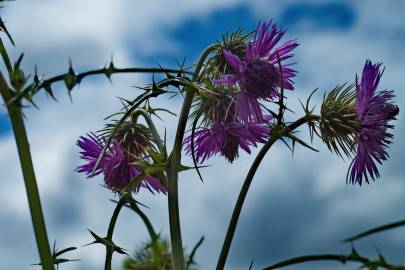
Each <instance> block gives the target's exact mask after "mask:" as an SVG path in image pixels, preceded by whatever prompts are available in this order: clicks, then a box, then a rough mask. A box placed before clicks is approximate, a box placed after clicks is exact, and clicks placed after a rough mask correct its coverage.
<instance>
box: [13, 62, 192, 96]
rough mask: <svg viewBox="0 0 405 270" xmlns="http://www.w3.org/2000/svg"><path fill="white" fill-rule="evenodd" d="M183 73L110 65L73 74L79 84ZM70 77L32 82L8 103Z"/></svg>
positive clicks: (156, 68) (56, 77) (165, 69)
mask: <svg viewBox="0 0 405 270" xmlns="http://www.w3.org/2000/svg"><path fill="white" fill-rule="evenodd" d="M179 72H184V73H188V71H184V70H180V69H168V68H161V67H155V68H116V67H114V65H112V64H110V66H109V67H104V68H100V69H95V70H90V71H86V72H83V73H77V74H74V76H75V78H76V82H81V81H82V80H83V79H84V78H86V77H89V76H94V75H105V76H107V77H108V78H110V77H111V75H112V74H118V73H179ZM69 75H71V73H70V71H69V72H67V73H64V74H60V75H57V76H55V77H51V78H49V79H46V80H41V81H39V82H33V83H32V84H30V85H28V86H27V87H26V88H25V89H24V90H23V91H21V92H19V93H18V94H17V95H16V96H14V97H13V98H12V99H11V100H10V101H9V102H15V101H18V100H20V99H21V98H23V97H24V96H26V95H27V94H29V95H30V96H31V97H33V96H34V95H35V94H36V93H37V92H38V91H39V90H41V89H42V88H45V89H46V88H48V89H50V87H51V85H52V84H53V83H55V82H59V81H63V80H64V79H65V78H66V76H69Z"/></svg>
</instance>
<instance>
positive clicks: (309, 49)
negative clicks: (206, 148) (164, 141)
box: [0, 0, 405, 270]
mask: <svg viewBox="0 0 405 270" xmlns="http://www.w3.org/2000/svg"><path fill="white" fill-rule="evenodd" d="M404 9H405V6H404V3H403V2H400V1H394V0H392V1H385V2H381V1H378V0H375V1H356V2H355V1H317V0H313V1H293V0H289V1H282V2H281V1H277V2H276V1H261V0H255V1H242V0H235V1H233V0H227V1H198V2H197V1H173V2H171V3H170V4H169V3H167V2H166V1H150V2H148V3H144V4H143V5H136V4H135V3H134V2H132V1H120V2H118V3H116V2H115V3H112V2H111V1H107V0H105V1H96V0H86V1H83V3H82V4H81V7H80V9H78V8H77V6H76V5H75V4H74V3H71V1H67V0H66V1H65V0H63V1H58V2H49V1H39V0H38V1H30V2H28V1H16V2H10V3H7V7H6V8H4V9H2V10H1V12H2V18H4V20H5V21H6V22H7V25H8V28H9V30H10V32H11V33H12V34H13V36H14V39H15V41H16V43H17V47H16V48H9V50H10V53H11V54H12V55H13V56H14V57H17V56H18V54H19V53H20V52H24V53H25V58H24V59H25V60H24V61H25V62H24V67H26V69H27V70H33V66H34V64H38V67H39V70H40V71H41V72H42V73H44V74H46V75H47V76H51V75H56V74H58V73H60V72H64V71H66V69H67V62H68V61H67V59H68V58H69V57H71V58H72V59H73V63H74V67H75V68H76V69H77V71H82V70H87V69H89V68H94V67H99V66H101V65H104V64H106V63H107V62H108V60H109V59H110V57H111V55H113V57H114V59H115V62H116V64H117V66H129V65H136V66H145V65H156V64H157V63H161V64H164V65H175V64H176V61H182V60H183V58H184V57H186V59H187V61H188V63H189V64H190V63H192V62H193V61H194V60H195V59H196V58H197V57H198V55H199V54H200V52H201V51H202V50H203V49H204V48H205V47H206V46H207V45H209V44H210V43H212V42H215V41H216V40H218V39H220V38H221V35H222V34H223V33H226V32H231V31H232V30H234V29H235V28H237V27H243V28H244V29H246V30H251V29H254V28H255V26H256V24H257V22H258V21H259V20H260V19H261V20H269V19H273V20H274V22H276V23H278V24H280V25H281V26H282V27H284V28H287V29H288V32H287V34H286V38H289V39H291V38H297V39H298V42H299V43H300V44H301V45H300V47H299V48H298V49H297V51H296V56H295V59H296V60H297V61H298V64H297V66H296V67H297V69H298V70H299V75H298V76H297V78H296V91H294V92H292V93H291V94H290V96H289V98H288V102H289V105H290V107H291V108H293V109H294V110H295V111H296V115H291V116H290V117H291V119H293V118H295V117H299V116H300V113H301V111H300V108H299V103H298V101H297V100H298V98H301V99H305V98H306V97H307V96H308V94H309V92H310V91H311V90H312V89H314V88H317V87H319V89H320V93H319V94H318V95H317V96H316V97H315V98H314V103H316V102H320V100H321V99H322V95H323V93H324V92H325V91H328V90H330V89H332V88H333V87H334V86H336V85H337V84H340V83H343V82H346V81H352V80H353V79H354V76H355V74H356V73H360V72H361V69H362V65H363V64H364V62H365V60H366V59H368V58H370V59H371V60H373V61H382V62H384V65H385V66H386V70H385V73H384V77H383V79H382V81H381V88H388V89H394V90H396V94H397V98H396V102H397V104H398V105H399V106H400V107H401V108H402V107H403V105H404V103H405V97H404V95H403V94H402V91H401V89H403V87H404V83H403V74H405V65H404V63H403V59H405V52H404V50H403V44H404V42H405V18H404V17H405V15H403V12H402V11H403V10H404ZM21 18H24V20H22V19H21ZM27 25H29V26H30V27H29V28H27ZM150 79H151V77H150V76H148V75H130V76H116V77H114V78H113V84H112V85H111V84H109V83H108V82H107V81H106V80H105V79H104V78H96V79H90V80H87V81H85V82H83V83H82V84H81V85H80V87H78V88H76V89H75V90H74V91H73V93H72V95H73V104H72V103H71V102H70V101H69V98H68V96H67V95H66V92H65V90H64V88H63V87H62V85H58V86H57V87H56V88H55V91H56V92H57V93H56V96H57V98H58V102H57V103H55V102H54V101H52V100H51V99H50V98H48V97H46V96H45V95H44V94H39V95H38V96H37V98H36V101H37V104H38V105H39V106H40V108H41V109H40V110H36V109H32V108H30V109H26V120H27V127H28V132H29V133H28V136H29V138H30V143H31V149H32V152H33V159H34V164H35V166H36V173H37V177H38V182H39V186H40V190H41V196H42V201H43V205H44V209H45V213H46V219H47V225H48V230H49V235H50V239H51V240H52V241H53V240H56V241H57V244H58V245H60V246H61V247H63V246H72V245H77V246H81V245H84V244H86V243H88V242H90V241H91V237H90V236H89V234H88V232H87V230H86V229H87V228H89V229H92V230H93V231H95V232H98V233H100V234H102V233H103V232H104V231H105V230H106V227H107V222H108V219H109V216H110V215H111V212H112V209H113V205H112V204H111V203H110V202H109V201H108V199H110V198H112V197H113V195H112V194H111V193H110V192H108V191H107V190H106V189H104V188H102V187H101V186H100V184H101V183H102V179H101V178H98V179H92V180H87V179H85V177H84V176H82V175H77V174H76V173H74V172H73V170H74V168H75V167H76V166H78V165H79V164H80V161H79V159H78V153H77V148H76V146H75V145H74V143H75V140H76V139H77V137H78V136H80V135H82V134H83V133H85V132H88V131H91V130H97V129H99V128H100V127H101V126H102V125H103V118H104V117H105V116H107V115H109V114H111V113H113V112H114V111H116V110H118V109H119V107H120V104H119V102H118V100H117V98H116V97H117V96H122V97H133V96H134V94H136V93H134V91H136V90H134V89H133V88H131V87H130V86H132V85H142V84H144V83H147V82H149V81H150ZM156 105H164V106H167V107H169V108H170V109H172V110H174V111H178V110H179V105H180V99H175V100H164V99H162V100H159V101H156ZM0 115H1V116H0V153H1V154H0V172H1V175H2V176H3V180H2V181H0V200H1V202H2V204H3V205H4V207H1V209H0V221H1V223H0V232H2V233H0V250H1V251H2V252H1V253H0V268H1V269H11V270H14V269H32V268H33V267H30V266H29V265H30V264H31V263H35V262H36V261H37V257H36V252H35V242H34V239H33V235H32V227H31V223H30V220H29V212H28V208H27V201H26V199H25V191H24V187H23V184H22V182H23V181H22V176H21V173H20V167H19V163H18V159H17V154H16V149H15V144H14V141H13V137H12V135H11V133H10V128H9V124H8V121H7V120H6V115H5V110H4V108H3V107H1V108H0ZM401 116H402V115H401V113H400V115H399V117H398V119H399V120H397V121H396V129H395V132H394V136H395V137H394V141H393V147H392V148H391V149H390V150H389V153H390V156H391V159H390V160H389V161H387V162H386V163H385V164H384V165H383V166H381V167H380V169H381V174H382V175H381V179H380V180H379V181H377V182H376V183H373V184H371V185H369V186H363V187H361V188H359V187H354V186H347V185H345V176H346V170H347V166H348V165H349V162H343V161H342V160H340V159H339V158H337V157H336V156H333V155H331V154H330V153H329V152H328V151H327V149H326V148H325V147H324V146H323V145H321V144H320V142H319V141H316V142H315V146H316V147H317V148H319V149H320V150H321V152H320V153H312V152H308V151H307V150H305V149H302V148H297V150H296V152H295V153H294V156H293V157H291V153H290V152H289V151H288V149H286V148H285V147H284V146H283V145H282V144H280V145H276V146H275V147H274V149H272V150H271V152H270V153H269V154H268V156H267V157H266V158H265V160H264V161H263V165H262V166H261V167H260V169H259V171H258V173H257V176H256V179H255V180H254V183H253V186H252V189H251V191H250V193H249V195H248V197H247V201H246V204H245V206H244V209H243V212H242V215H241V219H240V223H239V226H238V229H237V232H236V237H235V239H234V243H233V246H232V249H231V252H230V257H229V263H228V265H227V268H226V269H236V270H239V269H247V268H248V266H249V264H250V262H251V260H254V262H255V267H256V268H257V269H260V267H263V266H265V265H268V264H271V263H274V262H276V261H278V260H282V259H285V258H287V257H291V256H298V255H304V254H307V253H321V252H348V251H349V248H350V247H349V246H346V245H343V244H340V243H339V240H340V239H342V238H344V237H346V236H348V235H350V234H353V233H356V232H358V231H361V230H363V229H365V228H368V227H370V226H374V225H379V224H381V223H384V222H389V221H393V220H397V219H401V218H403V216H401V215H403V211H402V208H401V206H402V205H403V204H404V203H405V183H404V181H403V178H404V171H403V164H402V163H403V162H402V160H403V158H404V156H403V149H404V143H403V140H402V138H401V134H402V133H403V126H404V125H403V123H404V122H403V120H402V117H401ZM174 125H175V118H173V117H168V119H167V121H166V122H165V123H162V122H158V128H159V130H160V131H161V132H163V131H164V129H165V128H167V130H168V140H169V141H170V139H172V138H173V135H174V130H173V128H172V127H173V126H174ZM302 136H303V137H304V138H306V136H307V134H306V132H305V130H304V129H303V132H302ZM253 158H254V157H253V155H252V156H249V155H246V154H243V155H241V158H240V159H239V160H238V161H236V162H235V163H234V164H232V165H229V164H227V163H226V161H224V160H223V159H222V158H221V157H219V158H215V159H212V161H210V164H212V165H213V166H211V167H210V168H207V169H205V170H204V176H205V179H206V180H205V183H204V184H201V182H200V181H199V180H198V178H197V177H196V175H195V174H194V173H191V172H188V173H184V174H182V175H181V180H180V192H181V193H180V194H181V195H180V205H181V218H182V228H183V236H184V241H185V244H186V245H187V246H188V247H191V246H192V245H193V244H194V243H196V242H197V241H198V239H199V238H200V236H202V235H205V237H206V241H205V242H204V244H203V246H202V247H201V249H200V250H199V253H198V256H197V260H198V261H199V262H200V264H201V269H212V268H213V267H214V265H215V262H216V259H217V255H218V253H219V250H220V247H221V245H222V240H223V235H224V233H225V230H226V227H227V224H228V221H229V218H230V215H231V211H232V208H233V205H234V202H235V200H236V197H237V194H238V191H239V189H240V186H241V184H242V180H243V179H242V177H241V176H244V175H245V174H246V172H247V170H248V168H249V164H251V162H252V160H253ZM185 162H190V160H189V159H187V158H186V159H185ZM223 168H226V171H225V172H226V173H224V169H223ZM139 196H140V200H141V201H142V202H144V203H146V204H147V205H149V206H150V209H149V210H147V213H148V215H149V216H150V217H151V219H152V221H153V223H154V224H155V227H156V228H158V229H159V230H161V231H162V232H163V234H165V235H168V231H169V227H168V220H167V213H166V198H165V197H164V196H162V195H158V196H152V195H150V194H147V192H143V193H141V194H140V195H139ZM118 229H119V230H118V231H117V234H116V239H115V240H116V242H117V243H119V244H121V245H122V246H124V247H126V248H128V249H130V250H133V249H134V248H136V247H139V245H140V241H143V240H145V238H146V231H145V229H144V227H143V225H142V224H141V222H140V221H139V219H137V217H134V216H132V215H131V214H130V213H129V212H126V213H124V214H123V216H122V217H121V218H120V220H119V225H118ZM404 241H405V238H404V234H403V229H402V230H401V229H399V230H396V231H392V232H389V233H386V234H384V235H381V236H375V237H371V238H370V239H367V240H363V241H360V242H359V243H357V244H356V246H357V247H359V249H360V250H361V251H363V253H364V254H372V255H375V256H376V252H375V247H376V246H378V248H379V249H380V250H381V251H382V252H384V253H385V254H387V258H388V259H392V260H394V261H396V262H405V261H404V258H403V256H401V253H400V249H401V248H403V243H404ZM21 254H24V256H21ZM102 256H103V248H102V247H101V246H90V247H83V248H79V250H78V251H76V252H74V253H72V255H71V257H73V258H80V259H81V262H80V263H71V264H66V265H65V266H63V268H61V269H68V270H69V269H75V270H76V269H77V270H79V269H100V268H101V267H102V265H103V259H102V258H103V257H102ZM122 259H123V257H120V256H117V257H115V260H114V263H115V265H116V267H118V265H119V264H120V262H121V260H122ZM307 267H310V266H309V265H303V266H297V267H295V268H292V269H306V268H307ZM320 267H326V268H328V269H342V268H341V266H340V265H337V264H334V263H331V264H327V265H325V264H321V265H312V268H317V269H319V268H320Z"/></svg>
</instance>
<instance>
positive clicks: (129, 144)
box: [115, 121, 153, 157]
mask: <svg viewBox="0 0 405 270" xmlns="http://www.w3.org/2000/svg"><path fill="white" fill-rule="evenodd" d="M115 138H116V139H117V140H118V142H119V144H120V146H121V148H123V149H124V150H125V152H126V153H128V154H129V155H130V156H133V157H136V156H140V155H143V154H145V149H146V148H147V147H152V146H153V145H152V143H151V142H152V141H153V136H152V133H151V131H150V130H149V128H147V127H146V126H144V125H142V124H138V123H134V122H132V121H126V122H124V123H122V124H121V125H120V126H119V127H118V130H117V134H116V135H115Z"/></svg>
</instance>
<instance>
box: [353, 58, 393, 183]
mask: <svg viewBox="0 0 405 270" xmlns="http://www.w3.org/2000/svg"><path fill="white" fill-rule="evenodd" d="M380 66H381V63H379V64H372V63H371V61H370V60H367V61H366V64H365V65H364V68H363V74H362V77H361V81H360V83H358V80H357V77H356V92H357V93H356V112H357V117H358V119H359V121H360V123H361V128H360V131H359V133H358V135H357V154H356V156H355V158H354V159H353V161H352V164H351V172H350V179H348V181H349V182H350V183H351V184H355V183H358V184H359V185H361V184H362V181H363V178H364V179H365V182H366V183H369V177H370V178H371V179H372V180H373V181H374V180H375V179H376V178H378V177H379V176H380V174H379V172H378V169H377V166H376V162H378V163H380V164H381V163H382V161H384V160H386V159H387V158H388V157H389V156H388V153H387V152H386V148H387V147H388V145H389V144H390V143H391V141H390V139H391V138H392V137H393V136H392V134H390V133H388V129H390V128H393V126H392V125H390V124H389V123H388V122H389V121H390V120H393V119H395V116H396V114H397V113H398V107H397V106H395V105H393V104H392V98H393V97H394V94H393V91H388V90H383V91H378V92H376V90H377V87H378V83H379V82H380V78H381V76H382V73H383V72H381V71H380ZM349 169H350V168H349Z"/></svg>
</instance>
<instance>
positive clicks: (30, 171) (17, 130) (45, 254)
mask: <svg viewBox="0 0 405 270" xmlns="http://www.w3.org/2000/svg"><path fill="white" fill-rule="evenodd" d="M0 93H1V95H2V97H3V100H4V102H5V103H6V104H7V103H8V102H9V100H10V99H11V92H10V89H9V87H8V85H7V82H6V81H5V79H4V77H3V75H2V74H1V73H0ZM7 110H8V113H9V116H10V120H11V125H12V127H13V132H14V136H15V141H16V144H17V149H18V154H19V158H20V162H21V168H22V172H23V176H24V183H25V189H26V192H27V197H28V204H29V207H30V212H31V219H32V224H33V226H34V233H35V238H36V242H37V248H38V251H39V257H40V259H41V265H42V267H43V269H44V270H53V269H54V265H53V257H52V253H51V250H50V248H49V242H48V235H47V233H46V226H45V220H44V216H43V213H42V208H41V200H40V197H39V192H38V186H37V182H36V179H35V173H34V167H33V165H32V159H31V153H30V147H29V143H28V138H27V133H26V130H25V126H24V120H23V116H22V112H21V107H20V106H19V104H18V103H12V104H10V105H8V106H7Z"/></svg>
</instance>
